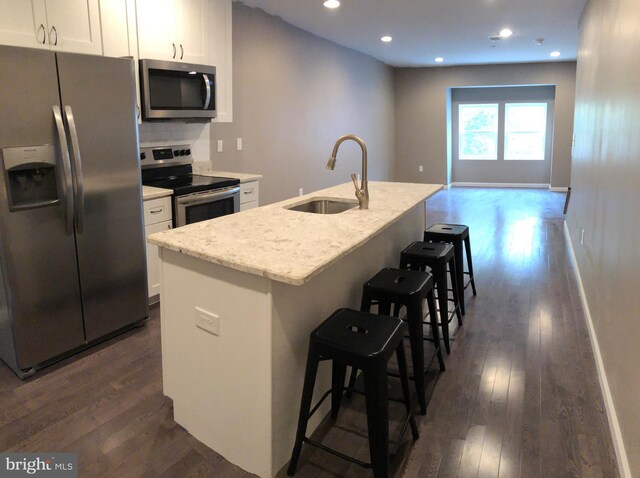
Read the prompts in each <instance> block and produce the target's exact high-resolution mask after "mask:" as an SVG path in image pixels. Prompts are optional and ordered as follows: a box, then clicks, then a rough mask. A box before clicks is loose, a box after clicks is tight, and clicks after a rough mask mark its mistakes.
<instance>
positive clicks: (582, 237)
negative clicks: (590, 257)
mask: <svg viewBox="0 0 640 478" xmlns="http://www.w3.org/2000/svg"><path fill="white" fill-rule="evenodd" d="M581 231H582V232H580V245H581V246H584V229H582V230H581Z"/></svg>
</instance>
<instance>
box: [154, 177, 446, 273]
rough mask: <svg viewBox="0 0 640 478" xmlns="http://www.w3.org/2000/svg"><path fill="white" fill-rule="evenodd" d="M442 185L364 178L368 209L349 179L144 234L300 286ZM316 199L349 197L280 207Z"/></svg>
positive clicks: (156, 241)
mask: <svg viewBox="0 0 640 478" xmlns="http://www.w3.org/2000/svg"><path fill="white" fill-rule="evenodd" d="M440 189H442V185H440V184H413V183H392V182H377V181H376V182H369V194H370V203H369V209H367V210H364V211H361V210H359V209H358V208H357V201H356V200H355V195H354V190H353V183H351V182H349V183H344V184H341V185H339V186H334V187H331V188H328V189H323V190H320V191H316V192H314V193H311V194H306V195H305V196H299V197H295V198H292V199H287V200H285V201H282V202H279V203H275V204H270V205H267V206H263V207H259V208H255V209H250V210H248V211H243V212H241V213H239V214H232V215H228V216H223V217H219V218H216V219H212V220H209V221H204V222H198V223H195V224H190V225H187V226H183V227H179V228H176V229H173V230H171V231H166V232H160V233H157V234H152V235H150V236H149V242H151V243H152V244H156V245H157V246H160V247H165V248H167V249H170V250H173V251H177V252H181V253H183V254H187V255H189V256H193V257H197V258H199V259H202V260H204V261H208V262H213V263H215V264H220V265H223V266H226V267H230V268H233V269H237V270H240V271H244V272H248V273H251V274H256V275H260V276H264V277H268V278H270V279H273V280H276V281H280V282H285V283H287V284H291V285H302V284H304V283H306V282H308V281H309V280H310V279H311V278H312V277H314V276H315V275H317V274H319V273H320V272H322V271H323V270H325V269H326V268H328V267H329V266H330V265H332V264H334V263H335V262H336V261H338V260H339V259H340V258H341V257H342V256H345V255H346V254H348V253H349V252H351V251H352V250H354V249H356V248H357V247H359V246H360V245H361V244H363V243H365V242H366V241H368V240H369V239H371V238H372V237H373V236H375V235H377V234H378V233H380V232H381V231H383V230H384V229H385V228H386V227H387V226H389V225H390V224H392V223H393V222H395V221H396V220H397V219H399V218H400V217H401V216H403V215H404V214H405V213H407V212H408V211H409V210H411V209H412V208H413V207H415V206H416V205H417V204H419V203H420V202H422V201H424V200H425V199H426V198H428V197H429V196H431V195H433V194H435V193H436V192H437V191H439V190H440ZM315 197H338V198H344V199H350V200H353V201H354V209H350V210H348V211H345V212H342V213H339V214H327V215H322V214H310V213H305V212H297V211H290V210H287V209H284V208H283V206H286V205H296V204H299V203H302V202H305V201H306V200H309V199H310V198H315Z"/></svg>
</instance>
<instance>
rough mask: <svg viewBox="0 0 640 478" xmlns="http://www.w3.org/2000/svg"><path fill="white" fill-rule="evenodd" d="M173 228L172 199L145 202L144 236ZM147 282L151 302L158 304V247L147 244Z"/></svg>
mask: <svg viewBox="0 0 640 478" xmlns="http://www.w3.org/2000/svg"><path fill="white" fill-rule="evenodd" d="M172 227H173V225H172V220H171V198H170V197H164V198H159V199H149V200H147V201H145V202H144V235H145V239H146V238H147V237H148V236H149V235H150V234H155V233H156V232H162V231H166V230H168V229H171V228H172ZM147 281H148V284H149V300H150V301H151V302H156V301H157V299H158V296H159V294H160V259H159V258H158V246H156V245H154V244H151V243H149V242H147Z"/></svg>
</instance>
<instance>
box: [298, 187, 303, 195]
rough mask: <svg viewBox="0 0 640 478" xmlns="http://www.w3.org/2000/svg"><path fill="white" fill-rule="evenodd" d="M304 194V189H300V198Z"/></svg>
mask: <svg viewBox="0 0 640 478" xmlns="http://www.w3.org/2000/svg"><path fill="white" fill-rule="evenodd" d="M303 194H304V189H303V188H300V189H298V196H302V195H303Z"/></svg>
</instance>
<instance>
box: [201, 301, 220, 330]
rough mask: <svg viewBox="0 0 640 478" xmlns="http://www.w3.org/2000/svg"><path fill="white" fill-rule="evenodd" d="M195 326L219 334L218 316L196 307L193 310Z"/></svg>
mask: <svg viewBox="0 0 640 478" xmlns="http://www.w3.org/2000/svg"><path fill="white" fill-rule="evenodd" d="M195 321H196V327H198V328H199V329H202V330H206V331H207V332H209V333H211V334H213V335H220V317H218V316H217V315H216V314H214V313H213V312H209V311H207V310H204V309H201V308H200V307H196V310H195Z"/></svg>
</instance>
